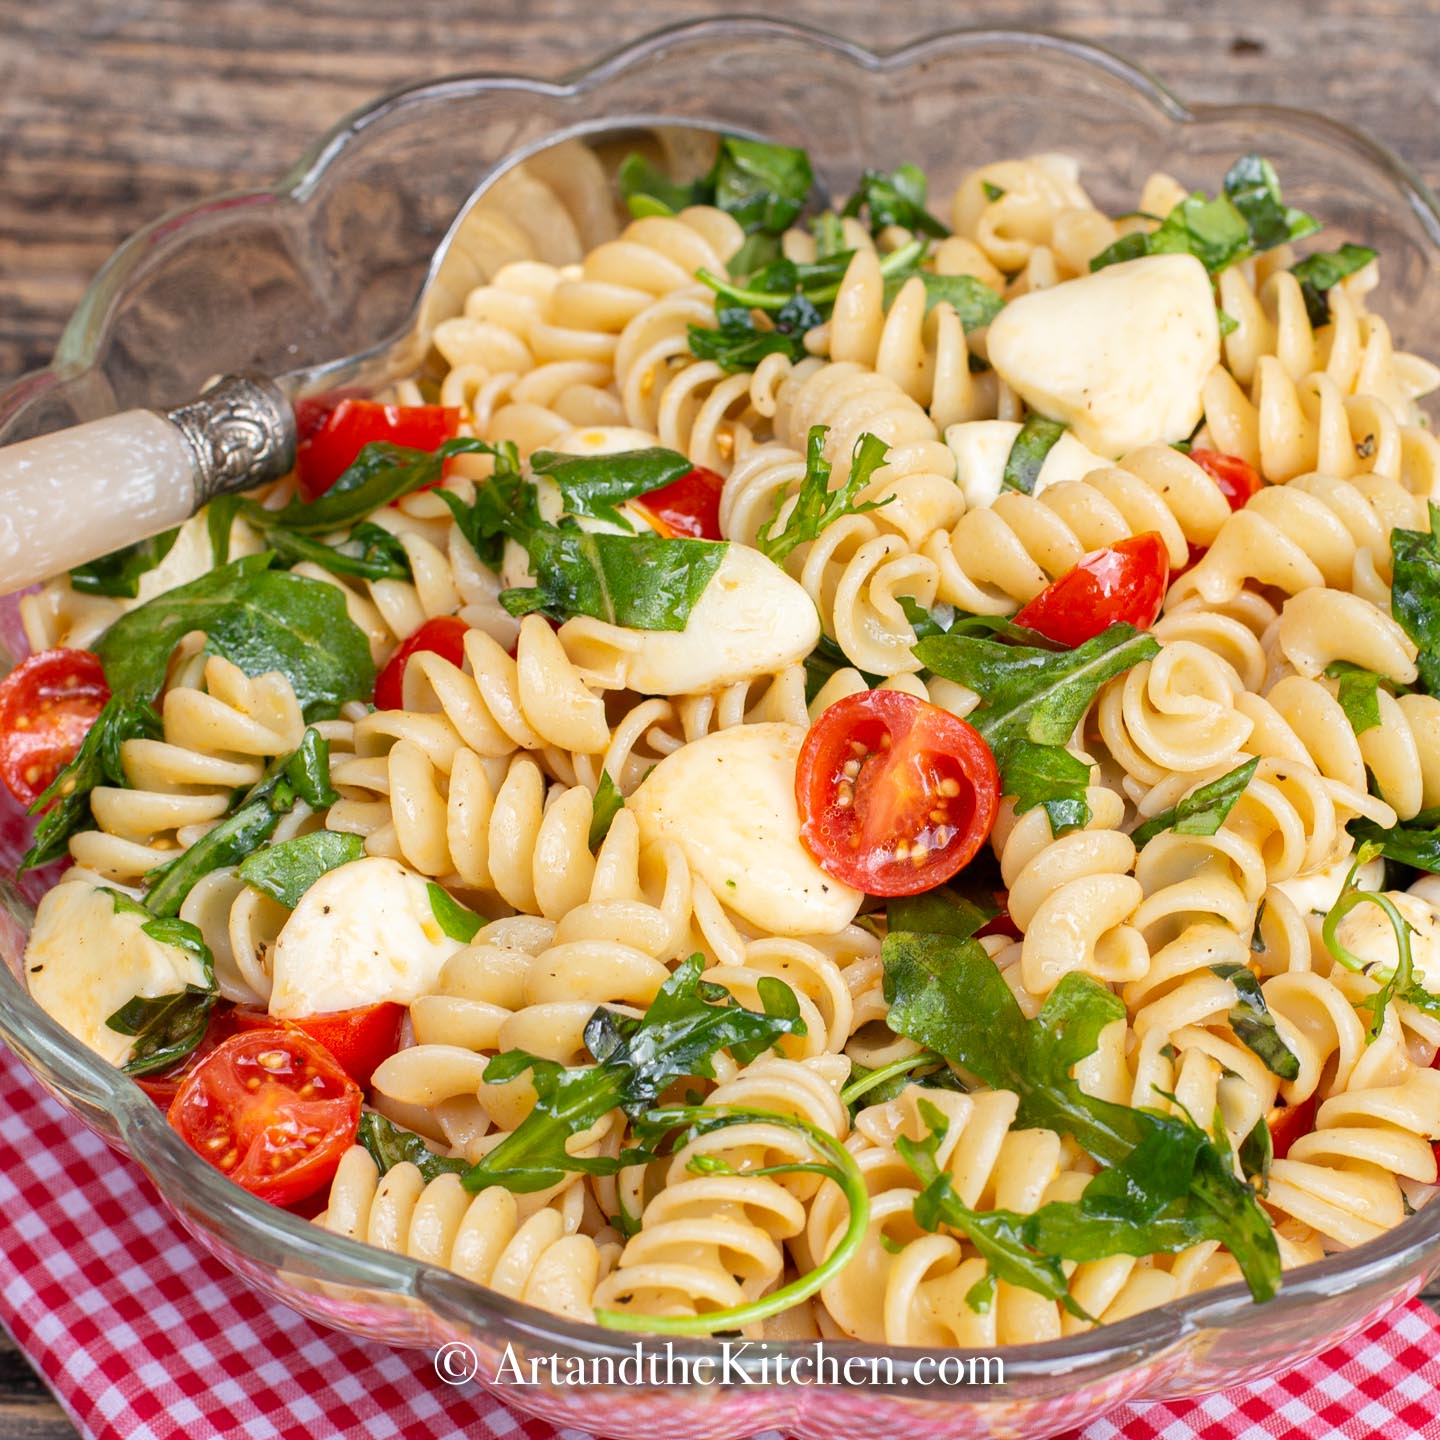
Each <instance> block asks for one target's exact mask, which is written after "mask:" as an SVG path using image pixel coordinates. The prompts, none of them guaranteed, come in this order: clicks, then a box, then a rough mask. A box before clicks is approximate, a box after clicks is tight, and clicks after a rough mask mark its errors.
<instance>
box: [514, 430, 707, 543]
mask: <svg viewBox="0 0 1440 1440" xmlns="http://www.w3.org/2000/svg"><path fill="white" fill-rule="evenodd" d="M530 468H531V470H533V471H534V472H535V474H537V475H546V476H549V478H550V479H551V480H553V481H554V482H555V484H556V485H557V486H558V487H559V489H560V495H561V498H562V499H563V501H564V504H565V513H566V514H567V515H589V516H591V517H592V518H594V519H596V520H608V521H609V522H610V523H611V524H612V525H620V526H624V528H625V529H627V530H630V529H633V527H632V526H631V525H630V524H629V523H628V522H627V521H626V520H625V518H624V517H623V516H622V515H621V514H620V512H619V510H617V509H616V508H615V507H616V506H617V505H619V504H621V503H622V502H624V501H626V500H633V499H635V498H636V496H638V495H645V494H648V493H649V492H650V491H651V490H658V489H660V487H661V486H662V485H669V484H670V483H671V481H673V480H678V479H679V478H680V477H681V476H682V475H688V474H689V473H690V471H691V470H692V469H693V468H694V467H693V466H692V465H691V463H690V461H689V460H688V459H687V458H686V457H685V456H684V455H681V454H680V453H679V452H678V451H676V450H664V449H661V448H660V447H659V446H653V447H652V448H650V449H648V450H626V451H623V452H622V453H620V454H618V455H561V454H557V453H556V452H555V451H553V450H537V451H536V452H535V453H534V454H533V455H532V456H531V457H530Z"/></svg>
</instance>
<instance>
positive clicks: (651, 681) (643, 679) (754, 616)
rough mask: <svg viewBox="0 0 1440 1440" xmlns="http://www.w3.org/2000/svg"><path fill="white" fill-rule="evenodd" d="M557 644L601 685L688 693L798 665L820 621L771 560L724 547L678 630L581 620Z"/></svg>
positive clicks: (642, 691) (816, 634)
mask: <svg viewBox="0 0 1440 1440" xmlns="http://www.w3.org/2000/svg"><path fill="white" fill-rule="evenodd" d="M560 639H561V642H562V643H563V644H564V646H565V650H566V653H567V654H568V655H569V656H570V658H571V660H573V661H574V662H575V664H576V665H578V666H579V667H580V668H581V669H582V670H585V671H588V672H590V674H591V675H593V676H594V678H595V681H596V683H597V684H600V685H602V686H604V687H606V688H609V689H625V690H635V691H638V692H639V693H640V694H642V695H689V694H693V693H694V692H696V691H699V690H713V689H715V688H717V687H718V686H721V685H730V684H733V683H734V682H735V681H737V680H754V679H756V678H757V677H759V676H761V675H770V674H773V673H774V672H775V671H776V670H780V669H783V668H784V667H785V666H786V665H793V664H795V663H796V662H797V661H800V660H803V659H804V658H805V657H806V656H807V655H808V654H809V653H810V652H811V651H812V650H813V649H814V648H815V646H816V645H817V644H818V643H819V640H820V616H819V615H818V614H817V613H816V610H815V605H814V602H813V601H812V600H811V599H810V597H809V595H807V594H806V593H805V591H804V589H803V588H802V587H801V586H800V585H799V584H798V583H797V582H796V581H794V580H792V579H791V578H790V577H789V576H788V575H787V574H786V573H785V572H784V571H783V570H782V569H781V568H780V567H779V566H778V565H776V564H775V563H774V561H772V560H768V559H766V557H765V556H764V555H762V554H761V553H760V552H759V551H758V550H751V549H750V548H749V547H748V546H746V545H731V546H729V548H728V549H727V550H726V552H725V558H724V559H723V560H721V562H720V565H719V568H718V569H717V570H716V571H715V573H714V575H712V576H711V577H710V583H709V584H708V585H706V587H705V589H704V590H703V591H702V592H701V595H700V598H699V600H697V601H696V602H695V608H694V609H693V610H691V612H690V618H689V619H688V620H687V621H686V623H685V628H684V629H683V630H627V629H626V628H625V627H624V626H621V625H611V624H608V623H607V622H606V621H604V620H594V619H591V618H590V617H589V616H588V615H581V616H578V617H577V618H575V619H573V620H567V621H566V622H565V624H564V625H562V626H561V627H560Z"/></svg>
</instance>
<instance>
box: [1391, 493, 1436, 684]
mask: <svg viewBox="0 0 1440 1440" xmlns="http://www.w3.org/2000/svg"><path fill="white" fill-rule="evenodd" d="M1429 510H1430V530H1429V532H1426V531H1424V530H1392V531H1391V532H1390V553H1391V555H1392V556H1393V558H1394V577H1395V578H1394V583H1393V585H1392V586H1391V590H1390V613H1391V614H1392V615H1393V616H1394V617H1395V619H1396V620H1398V621H1399V622H1400V628H1401V629H1402V630H1404V632H1405V633H1406V634H1407V635H1408V636H1409V637H1410V638H1411V639H1412V640H1413V641H1414V642H1415V644H1416V645H1417V646H1418V647H1419V650H1420V654H1419V656H1418V657H1417V660H1416V664H1417V665H1418V666H1419V667H1420V681H1421V683H1422V684H1423V685H1424V687H1425V689H1426V691H1427V693H1429V694H1431V695H1436V694H1440V535H1437V533H1436V532H1437V528H1440V506H1437V505H1436V504H1435V502H1434V501H1433V500H1432V501H1431V502H1430V506H1429Z"/></svg>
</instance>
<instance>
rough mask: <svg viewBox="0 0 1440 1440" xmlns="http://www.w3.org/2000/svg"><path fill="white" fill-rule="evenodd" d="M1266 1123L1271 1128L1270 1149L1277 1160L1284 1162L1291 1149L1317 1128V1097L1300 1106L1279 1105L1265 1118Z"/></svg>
mask: <svg viewBox="0 0 1440 1440" xmlns="http://www.w3.org/2000/svg"><path fill="white" fill-rule="evenodd" d="M1265 1123H1266V1125H1268V1126H1269V1127H1270V1148H1271V1150H1273V1151H1274V1154H1275V1158H1276V1159H1277V1160H1283V1159H1284V1158H1285V1157H1286V1156H1287V1155H1288V1154H1289V1153H1290V1147H1291V1146H1292V1145H1293V1144H1294V1143H1295V1142H1296V1141H1297V1140H1298V1139H1299V1138H1300V1137H1301V1136H1302V1135H1308V1134H1309V1133H1310V1132H1311V1131H1312V1130H1313V1129H1314V1128H1315V1097H1314V1096H1313V1095H1312V1096H1310V1098H1309V1099H1308V1100H1302V1101H1301V1102H1300V1103H1299V1104H1298V1105H1277V1106H1276V1107H1275V1109H1273V1110H1272V1111H1271V1112H1270V1113H1269V1114H1268V1115H1267V1116H1266V1117H1265Z"/></svg>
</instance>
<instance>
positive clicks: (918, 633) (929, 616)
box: [895, 595, 955, 640]
mask: <svg viewBox="0 0 1440 1440" xmlns="http://www.w3.org/2000/svg"><path fill="white" fill-rule="evenodd" d="M895 598H896V599H897V600H898V601H899V602H900V609H901V610H902V611H903V612H904V614H905V618H906V620H908V621H909V622H910V628H911V629H912V630H913V631H914V632H915V638H916V639H917V640H923V639H925V637H926V636H927V635H944V634H945V633H946V632H947V630H948V629H949V627H950V624H951V622H952V621H953V620H954V619H955V611H954V609H953V608H952V607H950V606H949V605H937V606H936V607H935V609H934V610H933V611H932V610H927V609H926V608H925V607H924V606H923V605H922V604H921V603H920V602H919V601H918V600H916V599H914V598H912V597H911V596H909V595H897V596H896V597H895ZM947 612H948V614H947Z"/></svg>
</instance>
